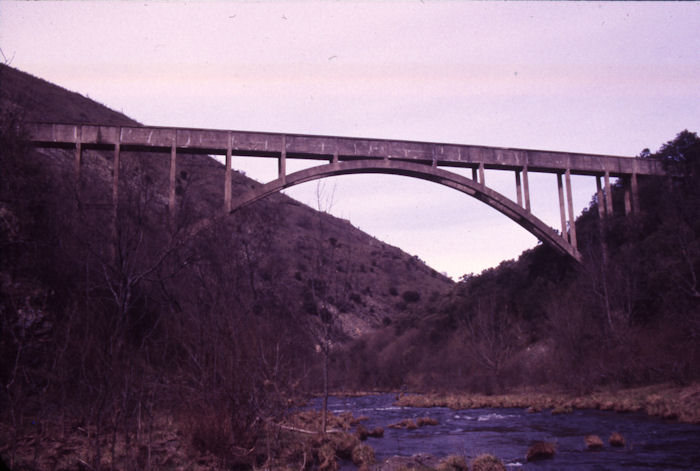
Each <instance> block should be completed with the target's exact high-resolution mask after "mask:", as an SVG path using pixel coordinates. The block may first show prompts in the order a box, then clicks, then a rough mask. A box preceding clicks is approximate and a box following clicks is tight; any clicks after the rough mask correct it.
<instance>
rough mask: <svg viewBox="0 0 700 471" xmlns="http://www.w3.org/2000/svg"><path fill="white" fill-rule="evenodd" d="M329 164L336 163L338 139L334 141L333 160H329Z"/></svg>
mask: <svg viewBox="0 0 700 471" xmlns="http://www.w3.org/2000/svg"><path fill="white" fill-rule="evenodd" d="M331 163H332V164H337V163H338V139H335V150H333V160H331Z"/></svg>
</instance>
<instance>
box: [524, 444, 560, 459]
mask: <svg viewBox="0 0 700 471" xmlns="http://www.w3.org/2000/svg"><path fill="white" fill-rule="evenodd" d="M555 453H556V447H555V446H554V443H549V442H535V443H533V444H532V445H531V446H530V449H529V450H527V455H526V456H525V459H526V460H527V461H537V460H544V459H547V458H551V457H553V456H554V454H555Z"/></svg>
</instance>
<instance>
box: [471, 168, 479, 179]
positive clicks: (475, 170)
mask: <svg viewBox="0 0 700 471" xmlns="http://www.w3.org/2000/svg"><path fill="white" fill-rule="evenodd" d="M477 171H478V170H477V169H476V168H472V180H474V181H475V182H477V183H479V174H478V173H477Z"/></svg>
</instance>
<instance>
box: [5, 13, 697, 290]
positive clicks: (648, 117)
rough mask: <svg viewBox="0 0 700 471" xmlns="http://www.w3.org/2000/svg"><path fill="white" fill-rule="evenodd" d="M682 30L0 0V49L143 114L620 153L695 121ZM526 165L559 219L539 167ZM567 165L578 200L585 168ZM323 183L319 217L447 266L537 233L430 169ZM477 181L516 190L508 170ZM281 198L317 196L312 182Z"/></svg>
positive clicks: (204, 122)
mask: <svg viewBox="0 0 700 471" xmlns="http://www.w3.org/2000/svg"><path fill="white" fill-rule="evenodd" d="M698 31H700V3H696V2H681V3H676V2H662V3H652V2H650V3H646V2H644V3H635V2H622V3H608V2H602V3H588V2H456V1H452V2H447V1H429V0H425V1H422V2H421V1H403V2H352V1H339V2H329V1H326V2H320V1H306V2H215V3H203V2H143V1H141V2H130V1H128V2H127V1H122V2H96V1H95V2H92V1H83V2H75V3H72V2H13V1H7V0H0V48H1V49H2V53H3V56H4V57H3V56H0V59H2V60H4V61H5V62H8V63H10V65H12V66H13V67H16V68H18V69H20V70H23V71H26V72H29V73H31V74H33V75H36V76H39V77H41V78H43V79H46V80H49V81H51V82H54V83H56V84H58V85H61V86H63V87H65V88H68V89H69V90H73V91H76V92H79V93H81V94H83V95H86V96H89V97H90V98H92V99H95V100H97V101H99V102H101V103H103V104H105V105H107V106H109V107H111V108H113V109H116V110H118V111H123V112H124V113H125V114H127V115H128V116H130V117H132V118H134V119H136V120H138V121H140V122H142V123H144V124H148V125H154V126H182V127H198V128H219V129H236V130H245V131H271V132H287V133H304V134H325V135H341V136H353V137H355V136H356V137H376V138H388V139H408V140H419V141H432V142H448V143H458V144H475V145H487V146H499V147H520V148H526V149H545V150H561V151H570V152H586V153H599V154H611V155H623V156H634V155H637V154H638V153H639V152H640V151H641V150H642V149H644V148H646V147H648V148H650V149H651V150H652V151H653V150H656V149H657V148H658V147H659V146H660V145H661V144H663V143H664V142H666V141H668V140H671V139H673V138H674V137H675V135H676V134H677V133H678V132H680V131H681V130H683V129H689V130H691V131H698V130H699V128H700V126H699V125H700V33H698ZM233 165H234V167H238V168H241V169H243V170H245V171H246V173H247V174H248V175H249V176H251V177H253V178H256V179H259V180H264V181H267V180H269V179H272V178H275V177H276V174H275V172H276V163H275V162H274V161H272V160H269V161H267V162H266V163H264V164H263V165H262V166H261V165H256V164H255V162H252V161H251V160H249V159H234V164H233ZM288 166H289V167H290V171H291V170H295V169H299V168H300V167H298V166H297V167H295V166H294V165H290V164H288ZM530 177H531V178H530V188H531V194H532V196H531V197H532V206H533V212H534V214H535V215H536V216H538V217H540V219H542V220H544V221H545V222H547V223H549V224H550V225H551V226H552V227H554V228H557V229H558V228H559V209H558V200H557V193H556V178H555V176H553V175H541V174H530ZM573 180H574V182H573V183H574V203H575V207H576V213H577V214H579V213H580V211H581V210H582V209H583V208H584V207H586V206H587V205H588V203H589V202H590V200H591V196H592V195H593V192H594V189H595V181H594V180H593V179H592V178H587V177H574V179H573ZM324 182H327V183H325V186H326V187H327V188H335V192H334V200H333V207H332V210H331V212H332V213H333V214H335V215H337V216H340V217H343V218H346V219H349V220H350V221H351V222H352V223H353V224H354V225H355V226H358V227H360V228H361V229H363V230H365V231H367V232H369V233H370V234H372V235H374V236H376V237H378V238H380V239H382V240H384V241H385V242H388V243H390V244H392V245H396V246H398V247H401V248H402V249H404V250H405V251H407V252H409V253H411V254H413V255H418V256H419V257H420V258H422V259H423V260H425V261H426V262H427V263H428V264H429V265H431V266H432V267H433V268H435V269H436V270H438V271H440V272H446V273H447V274H449V275H450V276H452V277H453V278H454V279H458V278H459V277H460V276H461V275H463V274H465V273H471V272H475V273H478V272H480V271H481V270H483V269H485V268H488V267H491V266H495V265H497V264H498V263H499V262H500V261H502V260H504V259H510V258H515V257H517V256H518V255H519V254H520V253H521V252H522V251H523V250H525V249H528V248H530V247H532V246H534V245H535V244H536V243H537V241H536V239H535V238H534V237H533V236H531V235H530V234H529V233H528V232H526V231H525V230H524V229H522V228H520V226H518V225H516V224H515V223H513V222H512V221H511V220H510V219H508V218H507V217H505V216H503V215H502V214H500V213H498V212H496V211H495V210H493V209H491V208H489V207H488V206H485V205H484V204H483V203H480V202H478V201H476V200H474V199H471V198H469V197H467V196H465V195H463V194H461V193H458V192H456V191H455V190H451V189H447V188H445V187H440V186H439V185H436V184H434V183H428V182H424V181H420V180H414V179H410V178H406V177H392V176H376V175H375V176H358V175H354V176H344V177H336V178H333V179H328V180H324ZM486 182H487V185H489V186H492V187H493V188H494V189H496V190H497V191H501V192H502V193H504V194H505V195H506V196H509V197H511V198H514V197H515V188H514V187H515V185H514V177H513V175H512V174H511V173H505V174H502V173H499V172H496V171H491V172H489V171H487V174H486ZM286 193H287V194H289V195H290V196H292V197H294V198H297V199H299V200H301V201H304V202H306V203H307V204H309V205H311V206H316V203H315V193H316V183H306V184H303V185H300V186H299V187H295V188H292V189H289V190H286Z"/></svg>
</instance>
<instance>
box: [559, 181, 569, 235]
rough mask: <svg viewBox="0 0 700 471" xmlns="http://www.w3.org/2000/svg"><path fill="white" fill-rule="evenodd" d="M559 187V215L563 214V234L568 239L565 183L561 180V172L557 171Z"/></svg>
mask: <svg viewBox="0 0 700 471" xmlns="http://www.w3.org/2000/svg"><path fill="white" fill-rule="evenodd" d="M557 189H558V190H559V215H560V216H561V236H562V237H563V238H564V240H568V239H567V235H566V234H567V232H568V231H567V230H566V210H565V209H564V185H562V182H561V173H557Z"/></svg>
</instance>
